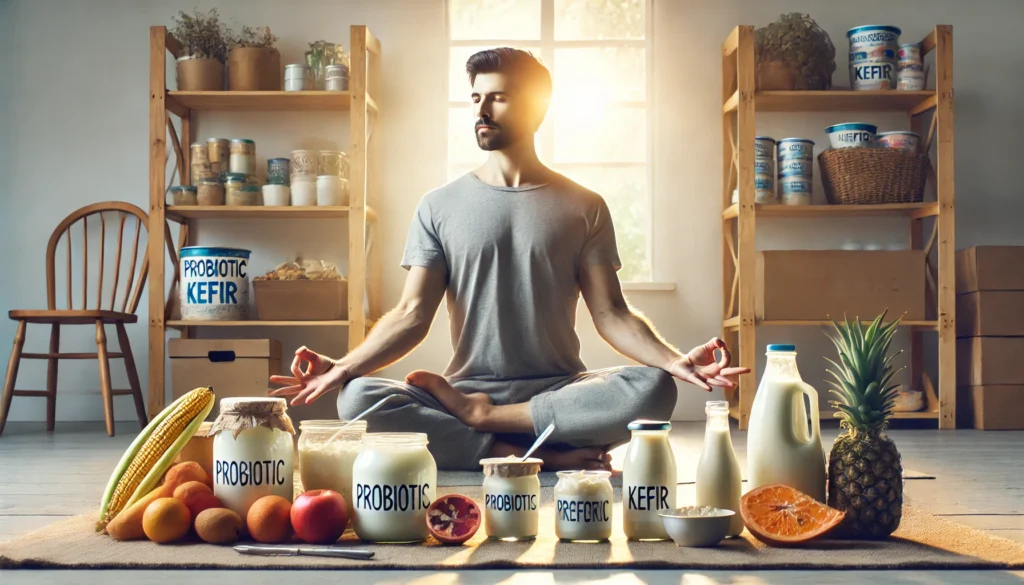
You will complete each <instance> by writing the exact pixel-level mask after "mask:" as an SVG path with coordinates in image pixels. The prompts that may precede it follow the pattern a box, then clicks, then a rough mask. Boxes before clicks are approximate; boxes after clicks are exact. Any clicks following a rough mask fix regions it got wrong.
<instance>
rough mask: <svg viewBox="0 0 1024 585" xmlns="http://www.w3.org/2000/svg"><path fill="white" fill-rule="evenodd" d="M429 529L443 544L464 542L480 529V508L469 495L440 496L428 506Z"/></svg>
mask: <svg viewBox="0 0 1024 585" xmlns="http://www.w3.org/2000/svg"><path fill="white" fill-rule="evenodd" d="M427 529H428V530H430V534H431V536H433V537H434V538H436V539H437V540H438V541H439V542H441V543H442V544H462V543H464V542H466V541H467V540H469V539H470V538H473V535H474V534H476V531H477V530H479V529H480V508H479V507H478V506H477V505H476V502H474V501H473V500H472V499H470V498H469V497H468V496H463V495H460V494H448V495H445V496H440V497H438V498H437V499H436V500H434V503H432V504H430V507H429V508H427Z"/></svg>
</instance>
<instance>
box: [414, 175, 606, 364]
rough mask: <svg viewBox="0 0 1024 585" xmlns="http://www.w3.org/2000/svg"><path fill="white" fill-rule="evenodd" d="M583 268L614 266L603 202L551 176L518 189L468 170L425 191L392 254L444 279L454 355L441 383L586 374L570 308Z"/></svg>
mask: <svg viewBox="0 0 1024 585" xmlns="http://www.w3.org/2000/svg"><path fill="white" fill-rule="evenodd" d="M589 263H599V264H606V265H609V266H612V267H614V268H615V269H616V270H618V269H619V268H621V266H622V265H621V263H620V262H619V255H618V251H617V249H616V247H615V231H614V228H613V226H612V219H611V215H610V214H609V211H608V205H607V204H606V203H605V201H604V199H602V198H601V196H600V195H598V194H597V193H594V192H593V191H590V190H588V189H586V188H584V187H582V186H580V185H578V184H576V183H574V182H572V181H571V180H569V179H567V178H565V177H562V176H560V175H559V176H558V177H557V178H556V179H554V180H552V182H550V183H547V184H544V185H539V186H531V187H523V188H518V187H494V186H491V185H488V184H486V183H484V182H483V181H481V180H480V179H478V178H477V177H476V175H474V174H472V173H468V174H466V175H464V176H462V177H460V178H458V179H456V180H455V181H452V182H451V183H449V184H447V185H445V186H444V187H441V188H439V189H436V190H434V191H431V192H430V193H427V194H426V195H425V196H424V197H423V198H422V199H421V200H420V202H419V205H418V206H417V208H416V215H415V216H414V217H413V219H412V224H411V225H410V227H409V238H408V240H407V242H406V246H405V254H404V256H403V258H402V267H403V268H406V269H408V268H409V267H411V266H425V267H427V268H430V269H436V270H442V271H445V272H446V273H447V275H448V290H447V295H446V296H447V300H448V314H449V319H450V328H451V339H452V349H453V350H454V352H455V355H454V356H452V360H451V362H449V364H448V367H447V368H446V369H445V371H444V375H445V377H448V378H484V379H509V378H530V377H542V376H553V375H561V374H576V373H579V372H582V371H585V370H586V367H585V366H584V365H583V361H582V360H581V359H580V342H579V338H578V337H577V336H576V306H577V305H578V303H579V297H580V287H579V280H578V271H579V267H580V265H582V264H589Z"/></svg>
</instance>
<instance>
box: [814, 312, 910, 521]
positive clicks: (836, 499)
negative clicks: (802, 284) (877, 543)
mask: <svg viewBox="0 0 1024 585" xmlns="http://www.w3.org/2000/svg"><path fill="white" fill-rule="evenodd" d="M884 318H885V313H882V314H881V315H879V316H878V318H876V319H875V320H874V322H872V323H871V325H870V326H869V327H868V328H867V330H866V331H865V330H864V329H863V327H862V325H861V322H860V319H859V318H858V319H857V320H856V321H855V323H853V324H851V323H850V321H849V320H848V319H844V322H843V324H841V325H840V324H839V323H836V322H833V326H834V327H835V330H836V335H834V336H831V335H830V336H829V337H830V339H832V343H834V344H835V346H836V349H838V350H839V363H836V362H835V361H833V360H831V359H829V360H828V361H829V363H831V364H832V366H833V367H834V368H835V369H834V370H832V369H830V370H828V373H829V374H831V375H832V377H833V378H834V380H829V384H830V385H831V386H832V388H831V392H832V393H833V394H835V395H836V396H837V397H838V398H839V400H832V401H830V403H831V404H832V405H833V406H835V407H836V409H837V410H838V412H837V413H836V418H839V419H840V426H841V428H842V429H843V433H842V434H841V435H839V437H838V438H837V439H836V441H835V443H833V445H832V452H831V454H830V456H829V463H828V477H829V483H828V505H829V506H832V507H833V508H836V509H838V510H840V511H842V512H844V513H845V514H846V519H845V520H844V523H843V529H842V530H843V532H845V536H848V537H852V538H869V539H882V538H885V537H887V536H889V535H890V534H892V533H893V531H895V530H896V528H898V527H899V525H900V519H901V518H902V516H903V467H902V465H901V464H900V452H899V451H897V450H896V444H895V443H893V442H892V440H891V439H890V438H889V437H887V436H886V435H885V430H886V428H887V427H888V425H889V417H890V416H891V415H892V408H893V404H894V401H895V399H896V395H897V393H898V389H899V384H895V383H893V382H892V380H893V377H894V376H895V375H896V374H897V373H898V372H899V370H898V369H895V368H894V367H893V365H892V361H893V359H894V358H895V357H896V356H897V355H899V354H900V353H902V351H900V352H897V353H895V354H892V355H888V352H889V344H890V343H891V342H892V337H893V335H894V334H895V333H896V327H897V325H899V321H900V320H899V319H897V320H895V321H893V322H892V323H889V324H888V325H883V324H882V319H884ZM826 359H828V358H826ZM900 369H902V368H900Z"/></svg>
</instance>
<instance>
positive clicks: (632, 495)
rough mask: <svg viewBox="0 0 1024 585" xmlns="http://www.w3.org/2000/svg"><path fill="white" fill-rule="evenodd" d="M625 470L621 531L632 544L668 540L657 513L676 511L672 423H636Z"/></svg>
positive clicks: (627, 453) (633, 427) (631, 428)
mask: <svg viewBox="0 0 1024 585" xmlns="http://www.w3.org/2000/svg"><path fill="white" fill-rule="evenodd" d="M628 428H629V430H630V431H632V438H631V439H630V441H629V447H628V448H627V449H626V462H625V464H624V465H623V467H622V529H623V531H624V532H625V533H626V538H628V539H629V540H666V539H667V538H668V532H666V531H665V524H664V522H663V521H662V519H661V516H659V515H658V510H673V509H675V507H676V459H675V456H674V455H673V454H672V447H671V445H669V442H668V432H669V431H670V430H672V423H670V422H668V421H652V420H635V421H633V422H631V423H629V426H628Z"/></svg>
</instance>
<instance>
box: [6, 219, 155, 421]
mask: <svg viewBox="0 0 1024 585" xmlns="http://www.w3.org/2000/svg"><path fill="white" fill-rule="evenodd" d="M104 214H107V215H111V216H115V217H116V218H117V220H116V221H114V222H110V226H111V229H115V228H116V229H117V230H118V233H117V245H116V254H117V256H116V260H114V263H113V266H111V267H110V270H112V272H107V274H108V275H111V274H112V282H113V284H112V285H111V286H110V289H111V291H110V302H109V303H108V304H107V305H106V307H103V305H102V303H103V298H104V295H103V286H104V280H103V278H104V265H105V264H107V262H106V261H105V260H106V257H105V255H104V252H105V250H104V246H105V240H106V237H107V234H106V231H107V227H108V219H107V218H106V217H104ZM95 215H99V242H98V247H99V262H98V263H97V262H94V263H93V264H92V265H90V263H89V218H90V217H93V216H95ZM132 218H134V222H131V221H130V220H131V219H132ZM78 222H81V224H82V242H81V254H82V255H81V258H82V267H81V279H82V291H81V293H82V297H81V298H82V304H81V308H79V309H76V308H75V306H74V302H73V299H72V283H73V280H72V276H71V273H72V270H71V268H72V247H73V246H72V238H71V236H72V234H71V228H72V226H73V225H75V224H76V223H78ZM130 223H134V224H135V226H134V232H135V234H134V238H132V244H131V252H130V253H131V257H130V259H129V261H128V264H127V265H126V266H125V269H124V270H122V267H121V252H122V249H123V248H124V244H126V240H125V237H124V236H125V225H126V224H129V229H128V233H129V237H131V235H130V234H131V231H132V228H131V227H130ZM95 225H96V222H95V218H93V226H95ZM143 228H145V230H146V231H145V233H143V232H142V229H143ZM94 229H95V228H94ZM148 235H149V217H148V216H147V215H146V212H144V211H143V210H142V209H140V208H138V207H136V206H135V205H132V204H130V203H123V202H119V201H107V202H103V203H94V204H92V205H88V206H86V207H83V208H81V209H79V210H78V211H75V212H74V213H72V214H71V215H69V216H67V217H66V218H65V219H64V221H62V222H60V225H58V226H57V229H56V230H54V232H53V234H52V235H51V236H50V241H49V244H48V245H47V247H46V306H47V308H46V309H45V310H24V311H22V310H17V311H10V312H9V313H8V315H9V316H10V318H11V319H12V320H14V321H17V322H18V331H17V333H15V335H14V349H13V350H12V351H11V360H10V362H9V364H8V366H7V378H6V381H5V382H4V390H3V401H2V403H0V434H2V433H3V430H4V424H5V423H6V422H7V415H8V414H9V413H10V409H11V401H12V399H13V398H14V397H15V396H34V397H37V398H46V430H47V431H53V427H54V418H55V414H56V407H57V364H58V363H59V361H60V360H67V359H76V360H77V359H96V360H97V361H98V362H99V370H100V391H101V393H102V395H103V414H104V418H105V419H106V423H107V434H108V435H110V436H114V396H122V395H131V396H132V397H133V398H134V399H135V412H136V414H137V416H138V418H139V425H141V426H142V427H145V426H146V423H147V416H146V405H145V403H144V402H143V399H142V388H141V387H140V385H139V373H138V371H137V370H136V368H135V359H134V357H133V356H132V349H131V345H130V344H129V343H128V332H127V330H126V329H125V324H126V323H135V322H136V321H137V320H138V318H137V317H136V315H135V311H136V309H138V306H139V299H140V297H141V295H142V290H143V288H145V285H146V277H147V276H148V272H149V254H148V252H147V250H148V246H147V245H146V244H147V242H146V241H145V240H147V239H148ZM64 236H67V237H66V238H65V239H66V240H67V308H66V309H58V308H57V291H56V289H57V282H56V265H57V244H58V243H59V242H60V240H61V239H62V238H64ZM166 237H170V234H169V232H168V233H167V234H166ZM140 239H141V240H142V241H141V242H140ZM112 251H113V250H112ZM139 258H141V262H138V263H137V259H139ZM94 260H95V259H94ZM136 264H139V266H138V268H137V267H136ZM97 265H98V271H99V272H98V275H96V278H95V282H96V300H95V304H94V307H95V308H92V309H90V308H88V307H89V294H88V289H89V279H90V276H91V275H90V268H92V267H94V266H97ZM122 272H124V275H123V277H122ZM119 284H121V285H122V286H123V291H124V294H123V295H122V297H121V302H120V306H117V305H118V291H119V289H118V285H119ZM30 323H31V324H48V325H50V351H49V352H47V353H25V352H23V351H22V348H23V347H24V345H25V330H26V327H27V325H28V324H30ZM108 324H109V325H114V327H115V328H116V329H117V339H118V345H119V349H120V351H119V352H110V351H108V350H107V335H106V330H105V327H104V326H105V325H108ZM62 325H94V326H95V327H96V353H61V352H60V328H61V326H62ZM22 358H25V359H44V360H47V370H46V390H15V389H14V385H15V381H16V380H17V378H18V366H19V365H20V363H21V360H22ZM111 358H121V359H123V360H124V365H125V369H126V370H127V372H128V384H129V386H131V388H130V389H128V390H114V389H112V388H111V386H110V363H109V360H110V359H111Z"/></svg>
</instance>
